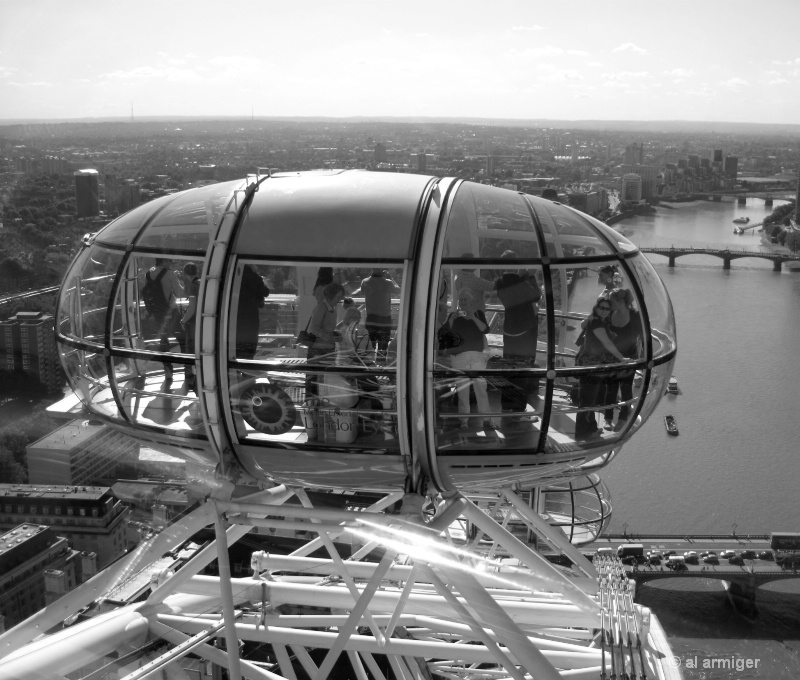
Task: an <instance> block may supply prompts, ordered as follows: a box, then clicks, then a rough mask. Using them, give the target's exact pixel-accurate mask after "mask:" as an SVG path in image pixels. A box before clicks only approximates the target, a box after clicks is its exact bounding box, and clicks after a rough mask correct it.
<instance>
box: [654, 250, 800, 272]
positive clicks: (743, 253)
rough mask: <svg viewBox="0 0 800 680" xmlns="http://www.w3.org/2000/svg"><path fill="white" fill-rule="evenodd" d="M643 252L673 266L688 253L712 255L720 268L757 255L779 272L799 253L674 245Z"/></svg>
mask: <svg viewBox="0 0 800 680" xmlns="http://www.w3.org/2000/svg"><path fill="white" fill-rule="evenodd" d="M640 250H641V251H642V252H643V253H652V254H653V255H663V256H664V257H666V258H667V259H668V260H669V266H670V267H674V266H675V260H677V259H678V258H679V257H686V256H688V255H713V256H714V257H718V258H720V259H721V260H722V268H723V269H730V268H731V262H732V261H733V260H738V259H741V258H744V257H757V258H760V259H762V260H771V261H772V268H773V269H774V270H775V271H776V272H779V271H781V268H782V266H783V263H784V262H800V255H786V254H784V253H768V252H763V251H758V250H731V249H730V248H725V249H717V248H694V247H691V246H690V247H677V248H676V247H675V246H670V247H669V248H641V249H640Z"/></svg>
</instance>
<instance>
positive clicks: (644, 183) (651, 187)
mask: <svg viewBox="0 0 800 680" xmlns="http://www.w3.org/2000/svg"><path fill="white" fill-rule="evenodd" d="M621 169H622V173H623V174H635V175H638V176H639V178H640V179H641V198H645V199H648V200H649V199H652V198H655V196H656V195H657V192H658V189H657V185H658V168H657V167H656V166H654V165H627V164H625V165H623V166H622V168H621Z"/></svg>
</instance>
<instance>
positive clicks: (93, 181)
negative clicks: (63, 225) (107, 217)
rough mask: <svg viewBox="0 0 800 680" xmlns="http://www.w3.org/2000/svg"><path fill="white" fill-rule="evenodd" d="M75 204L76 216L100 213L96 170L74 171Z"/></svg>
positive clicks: (89, 215)
mask: <svg viewBox="0 0 800 680" xmlns="http://www.w3.org/2000/svg"><path fill="white" fill-rule="evenodd" d="M75 205H76V208H77V213H78V217H96V216H97V215H99V214H100V173H98V172H97V170H91V169H89V170H76V171H75Z"/></svg>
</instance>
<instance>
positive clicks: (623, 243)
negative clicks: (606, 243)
mask: <svg viewBox="0 0 800 680" xmlns="http://www.w3.org/2000/svg"><path fill="white" fill-rule="evenodd" d="M589 219H590V220H591V221H592V224H595V225H596V226H597V228H598V229H599V230H600V231H601V232H602V233H603V234H605V235H606V236H607V237H608V239H609V240H610V241H612V242H613V243H616V244H617V247H618V248H619V250H620V251H621V252H623V253H632V252H633V251H635V250H638V249H639V246H637V245H636V244H635V243H631V242H630V241H629V240H628V239H626V238H625V237H624V236H623V235H622V234H620V233H619V232H618V231H617V230H616V229H612V228H611V227H609V226H608V225H607V224H604V223H603V222H600V221H599V220H596V219H594V218H593V217H590V218H589Z"/></svg>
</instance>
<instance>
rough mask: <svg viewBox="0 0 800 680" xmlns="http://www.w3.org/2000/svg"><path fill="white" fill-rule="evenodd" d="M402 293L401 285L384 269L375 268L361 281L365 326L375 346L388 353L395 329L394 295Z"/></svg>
mask: <svg viewBox="0 0 800 680" xmlns="http://www.w3.org/2000/svg"><path fill="white" fill-rule="evenodd" d="M398 293H400V286H399V285H398V284H397V283H396V282H395V281H394V279H392V278H391V276H389V272H387V271H385V270H383V269H373V270H372V274H371V275H370V276H368V277H367V278H366V279H364V280H363V281H362V282H361V294H362V295H363V296H364V304H365V307H366V312H367V318H366V323H365V326H366V328H367V332H368V333H369V338H370V340H371V341H372V345H373V347H375V349H376V350H377V351H378V352H379V353H380V354H382V355H385V354H386V351H387V349H388V347H389V340H390V339H391V336H392V331H393V330H394V324H393V323H392V296H393V295H397V294H398Z"/></svg>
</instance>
